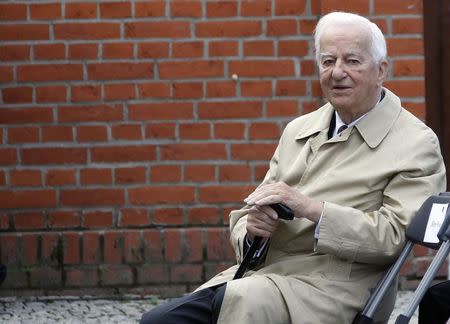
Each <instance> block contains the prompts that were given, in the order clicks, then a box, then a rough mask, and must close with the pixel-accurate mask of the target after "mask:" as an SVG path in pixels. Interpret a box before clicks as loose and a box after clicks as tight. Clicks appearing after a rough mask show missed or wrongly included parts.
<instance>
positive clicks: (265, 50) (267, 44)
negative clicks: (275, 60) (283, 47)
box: [244, 40, 275, 56]
mask: <svg viewBox="0 0 450 324" xmlns="http://www.w3.org/2000/svg"><path fill="white" fill-rule="evenodd" d="M274 52H275V50H274V44H273V42H272V41H268V40H252V41H246V42H244V56H273V55H274Z"/></svg>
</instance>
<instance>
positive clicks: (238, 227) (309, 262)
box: [199, 89, 446, 324]
mask: <svg viewBox="0 0 450 324" xmlns="http://www.w3.org/2000/svg"><path fill="white" fill-rule="evenodd" d="M385 91H386V95H385V98H384V99H383V100H382V101H381V102H380V103H379V104H378V105H377V106H375V107H374V108H373V109H372V110H371V111H370V112H369V113H368V114H367V115H366V116H365V117H364V118H363V119H362V120H361V121H360V122H359V123H358V124H357V125H356V126H354V127H350V128H348V129H346V130H345V131H344V132H342V133H341V134H340V136H336V137H334V138H332V139H328V137H327V131H328V127H329V124H330V120H331V117H332V114H333V112H334V109H333V107H332V106H331V105H330V104H326V105H324V106H323V107H321V108H320V109H318V110H316V111H314V112H312V113H310V114H307V115H304V116H301V117H299V118H297V119H295V120H293V121H292V122H290V123H289V124H288V125H287V127H286V129H285V131H284V132H283V135H282V137H281V139H280V142H279V145H278V147H277V149H276V151H275V154H274V156H273V158H272V160H271V162H270V169H269V171H268V173H267V175H266V178H265V180H264V182H263V183H268V182H276V181H283V182H285V183H287V184H288V185H290V186H292V187H295V188H296V189H297V190H300V191H301V192H302V193H304V194H305V195H308V196H310V197H312V198H315V199H318V200H323V201H324V212H323V215H322V220H321V223H320V236H319V239H318V240H315V239H314V229H315V227H316V224H314V223H312V222H311V221H309V220H307V219H295V220H293V221H283V220H281V221H280V222H281V223H280V225H279V227H278V228H277V230H276V232H275V233H274V234H273V236H272V238H271V240H270V246H269V249H268V251H267V255H266V260H265V263H264V264H263V265H262V267H260V268H259V269H258V270H257V271H249V272H247V273H246V275H245V276H244V278H242V279H239V280H234V281H230V280H231V279H232V277H233V275H234V273H235V272H236V269H237V266H234V267H231V268H230V269H228V270H225V271H224V272H222V273H219V274H218V275H217V276H215V277H214V278H212V279H211V280H209V281H208V282H207V283H205V284H204V285H203V286H201V287H199V289H202V288H206V287H210V286H214V285H217V284H220V283H224V282H228V281H229V282H228V283H227V289H226V293H225V297H224V300H223V304H222V308H221V312H220V316H219V321H218V323H219V324H222V323H233V324H244V323H254V324H259V323H267V324H276V323H298V324H307V323H311V324H320V323H329V324H336V323H339V324H341V323H351V321H352V319H353V317H354V315H355V314H356V312H357V311H358V310H360V309H361V308H362V307H363V305H364V303H365V301H366V300H367V298H368V296H369V294H370V289H371V288H373V287H374V286H375V285H376V283H377V281H378V280H379V278H380V277H381V275H382V274H383V272H384V271H385V270H386V268H387V267H388V265H389V264H390V263H391V262H393V261H394V260H395V258H396V256H397V255H398V254H399V252H400V250H401V249H402V247H403V245H404V241H405V236H404V231H405V227H406V226H407V225H408V223H409V222H410V220H411V217H412V216H413V215H414V214H415V212H416V211H417V210H418V208H419V207H420V206H421V204H422V202H423V201H424V200H425V199H426V198H427V197H428V196H430V195H432V194H436V193H438V192H441V191H445V187H446V183H445V166H444V163H443V160H442V156H441V153H440V148H439V142H438V139H437V137H436V135H435V134H434V133H433V132H432V131H431V130H430V129H429V128H428V127H427V126H426V125H425V124H424V123H423V122H421V121H420V120H418V119H417V118H416V117H414V116H413V115H412V114H410V113H409V112H408V111H406V110H405V109H403V108H402V107H401V103H400V100H399V98H398V97H397V96H395V95H394V94H393V93H392V92H390V91H389V90H387V89H385ZM243 198H244V197H243ZM246 214H247V212H246V209H245V208H244V209H242V210H239V211H233V212H232V213H231V220H230V228H231V243H232V245H233V247H234V249H235V251H236V256H237V260H238V263H239V262H241V261H242V257H243V248H242V247H243V242H244V238H245V234H246V228H245V226H246V218H247V216H246ZM390 304H391V305H389V306H390V307H392V306H393V305H392V301H391V303H390Z"/></svg>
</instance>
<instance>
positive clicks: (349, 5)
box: [320, 0, 370, 16]
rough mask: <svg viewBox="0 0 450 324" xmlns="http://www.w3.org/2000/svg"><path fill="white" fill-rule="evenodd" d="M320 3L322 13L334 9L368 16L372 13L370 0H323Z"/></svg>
mask: <svg viewBox="0 0 450 324" xmlns="http://www.w3.org/2000/svg"><path fill="white" fill-rule="evenodd" d="M320 4H321V12H322V14H325V13H329V12H332V11H347V12H354V13H357V14H359V15H362V16H368V15H369V13H370V1H367V0H352V1H345V0H344V1H342V0H322V1H321V2H320Z"/></svg>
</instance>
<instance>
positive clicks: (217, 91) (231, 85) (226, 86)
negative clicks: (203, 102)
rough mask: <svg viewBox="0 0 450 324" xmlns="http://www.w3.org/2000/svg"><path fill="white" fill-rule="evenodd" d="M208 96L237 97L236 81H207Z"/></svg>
mask: <svg viewBox="0 0 450 324" xmlns="http://www.w3.org/2000/svg"><path fill="white" fill-rule="evenodd" d="M206 96H207V97H219V98H222V97H235V96H236V82H234V81H210V82H208V83H206Z"/></svg>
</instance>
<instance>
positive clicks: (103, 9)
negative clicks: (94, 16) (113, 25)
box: [100, 2, 131, 18]
mask: <svg viewBox="0 0 450 324" xmlns="http://www.w3.org/2000/svg"><path fill="white" fill-rule="evenodd" d="M100 17H101V18H128V17H131V3H128V2H102V3H100Z"/></svg>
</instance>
